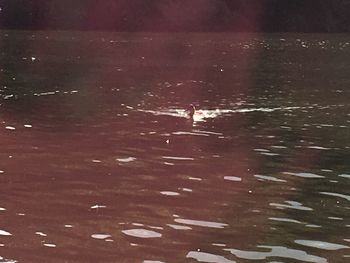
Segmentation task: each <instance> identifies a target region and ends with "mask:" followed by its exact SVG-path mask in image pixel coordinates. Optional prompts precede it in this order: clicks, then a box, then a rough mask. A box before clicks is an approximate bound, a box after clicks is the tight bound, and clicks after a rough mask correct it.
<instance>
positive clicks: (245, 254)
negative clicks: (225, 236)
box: [224, 246, 328, 263]
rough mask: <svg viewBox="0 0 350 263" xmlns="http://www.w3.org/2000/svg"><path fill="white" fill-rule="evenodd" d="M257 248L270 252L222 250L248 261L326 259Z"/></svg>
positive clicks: (323, 262)
mask: <svg viewBox="0 0 350 263" xmlns="http://www.w3.org/2000/svg"><path fill="white" fill-rule="evenodd" d="M258 248H265V249H270V250H271V251H270V252H260V251H244V250H238V249H224V250H225V251H229V252H231V254H233V255H235V256H236V257H238V258H242V259H249V260H263V259H267V258H269V257H279V258H291V259H296V260H300V261H304V262H315V263H327V262H328V261H327V259H325V258H322V257H318V256H314V255H310V254H307V253H306V252H305V251H302V250H297V249H290V248H286V247H280V246H258Z"/></svg>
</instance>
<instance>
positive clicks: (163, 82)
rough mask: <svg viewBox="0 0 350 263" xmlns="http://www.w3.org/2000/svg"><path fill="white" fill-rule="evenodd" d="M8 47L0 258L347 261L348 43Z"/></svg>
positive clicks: (116, 41) (216, 39)
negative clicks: (192, 113) (193, 112)
mask: <svg viewBox="0 0 350 263" xmlns="http://www.w3.org/2000/svg"><path fill="white" fill-rule="evenodd" d="M0 44H1V46H2V49H1V50H2V52H1V54H0V59H1V60H0V61H1V65H0V76H1V85H0V94H1V99H0V104H1V105H0V136H1V140H0V143H1V148H0V185H1V191H0V262H219V263H221V262H225V263H227V262H255V261H256V262H347V260H348V259H349V257H350V249H349V248H350V243H349V239H350V231H349V228H350V220H349V215H350V204H349V199H350V192H349V186H350V180H349V174H350V166H349V163H350V155H349V151H350V150H349V147H350V132H349V127H350V106H349V101H350V93H349V88H348V87H349V85H350V81H349V78H348V72H349V65H348V61H349V58H350V44H349V38H348V36H347V35H312V34H309V35H293V34H271V35H244V34H226V33H225V34H123V33H115V34H114V33H89V32H85V33H80V32H30V31H26V32H21V31H6V32H5V31H2V32H0ZM191 103H192V104H194V105H195V106H196V108H197V109H198V111H197V113H196V115H195V117H194V119H193V120H192V119H191V118H188V116H187V115H186V112H185V109H186V108H187V107H188V105H189V104H191Z"/></svg>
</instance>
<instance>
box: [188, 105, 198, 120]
mask: <svg viewBox="0 0 350 263" xmlns="http://www.w3.org/2000/svg"><path fill="white" fill-rule="evenodd" d="M195 112H196V108H195V107H194V105H193V104H190V105H189V106H188V108H187V109H186V113H187V114H188V116H189V117H190V118H191V119H193V116H194V114H195Z"/></svg>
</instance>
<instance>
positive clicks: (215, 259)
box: [186, 251, 236, 263]
mask: <svg viewBox="0 0 350 263" xmlns="http://www.w3.org/2000/svg"><path fill="white" fill-rule="evenodd" d="M186 258H193V259H196V260H197V261H199V262H208V263H235V262H236V261H233V260H228V259H226V258H225V257H223V256H218V255H214V254H210V253H206V252H200V251H190V252H188V254H187V255H186Z"/></svg>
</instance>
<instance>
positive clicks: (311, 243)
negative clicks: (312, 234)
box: [294, 240, 349, 250]
mask: <svg viewBox="0 0 350 263" xmlns="http://www.w3.org/2000/svg"><path fill="white" fill-rule="evenodd" d="M294 242H295V243H297V244H299V245H303V246H307V247H315V248H319V249H324V250H338V249H343V248H349V247H348V246H345V245H340V244H335V243H329V242H324V241H318V240H294Z"/></svg>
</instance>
